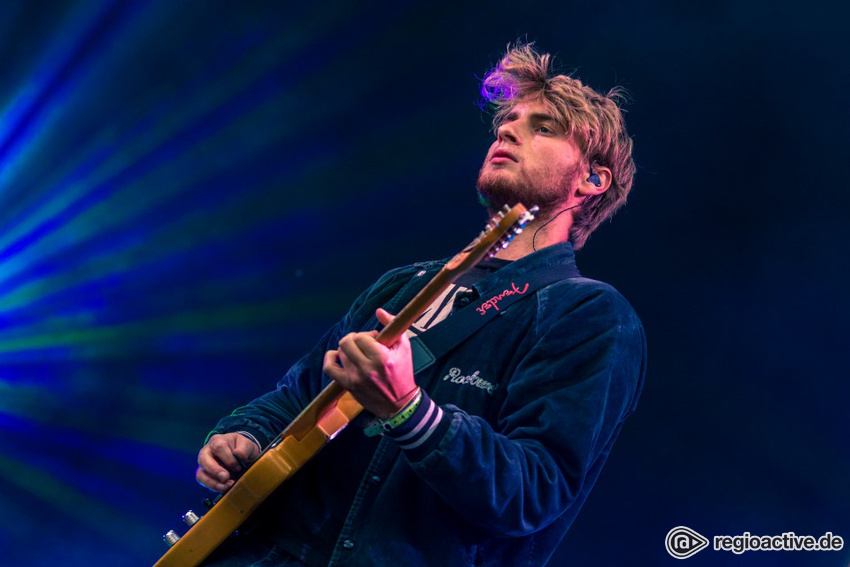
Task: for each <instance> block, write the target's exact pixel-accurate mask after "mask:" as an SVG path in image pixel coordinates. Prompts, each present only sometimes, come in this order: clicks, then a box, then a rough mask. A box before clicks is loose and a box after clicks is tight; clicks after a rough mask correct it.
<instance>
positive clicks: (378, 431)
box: [363, 388, 422, 437]
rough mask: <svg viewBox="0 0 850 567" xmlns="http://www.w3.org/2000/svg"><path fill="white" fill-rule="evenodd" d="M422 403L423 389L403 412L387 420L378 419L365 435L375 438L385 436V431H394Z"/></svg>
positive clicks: (364, 431)
mask: <svg viewBox="0 0 850 567" xmlns="http://www.w3.org/2000/svg"><path fill="white" fill-rule="evenodd" d="M420 403H422V389H421V388H420V389H419V390H418V391H417V392H416V396H414V397H413V399H412V400H410V401H409V402H408V403H407V405H406V406H404V408H402V409H401V411H399V412H398V413H396V414H395V415H392V416H390V417H388V418H387V419H376V420H375V421H374V422H372V424H371V425H369V426H368V427H367V428H366V429H364V430H363V433H365V434H366V437H375V436H376V435H383V434H384V432H385V431H392V430H393V429H395V428H396V427H398V426H399V425H401V424H402V423H404V422H405V421H407V420H408V419H410V416H411V415H413V414H414V413H415V412H416V408H418V407H419V404H420Z"/></svg>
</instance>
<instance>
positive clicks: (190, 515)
mask: <svg viewBox="0 0 850 567" xmlns="http://www.w3.org/2000/svg"><path fill="white" fill-rule="evenodd" d="M200 519H201V517H200V516H198V515H197V514H196V513H194V512H193V511H191V510H189V511H188V512H186V513H185V514H183V522H185V523H186V525H187V526H189V527H190V528H191V527H192V526H194V525H195V523H197V521H198V520H200Z"/></svg>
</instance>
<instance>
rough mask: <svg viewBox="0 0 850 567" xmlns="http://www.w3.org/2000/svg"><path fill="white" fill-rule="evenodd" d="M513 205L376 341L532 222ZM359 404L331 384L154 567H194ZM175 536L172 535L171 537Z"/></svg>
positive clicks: (393, 335)
mask: <svg viewBox="0 0 850 567" xmlns="http://www.w3.org/2000/svg"><path fill="white" fill-rule="evenodd" d="M535 211H536V208H532V210H531V211H527V210H526V209H525V207H523V206H522V205H521V204H518V205H516V206H514V207H513V209H508V208H507V207H505V209H504V210H503V211H501V212H500V213H499V215H497V217H494V218H493V219H491V220H490V222H489V223H488V225H487V228H486V229H485V231H483V232H482V233H481V234H480V235H479V236H478V238H476V239H475V240H474V241H473V242H472V243H471V244H470V245H469V246H467V247H466V248H465V249H464V250H463V251H462V252H460V253H459V254H457V255H456V256H455V257H454V258H452V259H451V260H450V261H449V262H448V263H447V264H446V266H445V267H444V268H443V269H442V270H440V272H439V273H438V274H437V275H436V276H434V278H433V279H432V280H431V281H430V282H428V284H427V285H426V286H425V287H424V288H422V290H421V291H420V292H419V293H418V294H417V295H416V297H414V298H413V299H412V300H411V301H410V303H408V304H407V305H406V306H405V307H404V308H403V309H402V310H401V311H400V312H399V313H398V314H397V315H396V317H395V319H393V321H392V322H391V323H390V324H389V325H387V326H386V327H385V328H384V329H383V330H382V331H381V332H380V333H378V336H377V337H376V340H377V341H378V342H380V343H382V344H384V345H387V346H389V345H392V344H393V343H395V342H396V341H397V340H398V338H399V337H400V336H401V335H402V334H403V333H404V332H405V331H406V330H407V328H408V327H409V326H410V325H411V324H412V323H413V322H414V321H415V320H416V319H417V318H418V317H419V316H420V315H421V314H422V313H423V312H424V311H425V309H427V308H428V306H429V305H430V304H431V302H432V301H433V300H434V299H435V298H436V297H438V296H439V295H440V293H441V292H442V291H443V290H444V289H445V288H446V287H447V286H448V285H449V284H451V283H452V282H453V281H454V280H455V279H457V277H458V276H460V275H461V274H462V273H463V272H465V271H466V270H468V269H469V268H471V267H472V266H474V265H475V264H477V263H478V262H479V261H480V260H481V259H482V258H483V257H484V256H487V255H489V256H493V255H494V254H495V249H496V248H498V247H504V246H507V242H508V241H509V240H510V239H511V238H513V235H514V234H516V233H517V232H519V230H520V229H521V227H522V226H524V225H525V223H527V222H528V221H530V220H531V219H533V218H534V215H533V213H534V212H535ZM362 411H363V406H361V405H360V403H359V402H358V401H357V400H355V399H354V397H353V396H352V395H351V394H350V393H349V392H347V391H345V390H344V389H343V388H342V387H341V386H339V384H337V383H336V382H331V383H330V384H329V385H328V386H327V387H326V388H325V389H324V390H322V392H321V393H320V394H319V395H318V396H317V397H316V399H314V400H313V401H312V402H310V404H309V405H308V406H307V407H306V408H304V410H303V411H302V412H301V413H300V414H299V415H298V417H296V418H295V419H294V420H293V421H292V423H291V424H290V425H289V426H288V427H287V428H286V429H285V430H284V431H283V432H282V433H281V434H280V435H278V437H277V438H276V439H275V440H274V441H273V442H272V443H271V445H269V446H268V447H267V448H266V449H265V450H264V451H263V454H262V455H260V457H259V458H258V459H257V460H256V461H254V462H253V463H252V464H251V466H250V467H249V468H248V469H247V470H246V471H245V473H244V474H243V475H242V476H241V477H240V478H239V480H238V481H236V483H235V484H234V485H233V486H232V487H231V488H230V490H228V491H227V492H226V493H225V494H223V495H222V496H221V497H220V498H219V499H218V500H217V501H216V503H215V505H214V506H213V507H212V508H210V510H209V512H207V513H206V514H205V515H204V516H203V517H202V518H200V520H198V521H197V522H196V523H194V524H193V525H192V526H191V529H190V530H189V531H188V532H186V535H184V536H183V537H180V538H179V539H176V542H174V543H173V545H172V546H171V548H170V549H169V550H168V552H166V554H165V555H163V556H162V557H161V558H160V560H159V561H157V562H156V564H155V565H154V567H197V565H199V564H200V563H201V562H202V561H203V560H204V559H206V558H207V557H209V555H210V554H211V553H212V552H213V551H215V549H216V548H218V546H219V545H221V544H222V542H224V540H225V539H227V538H228V537H229V536H230V535H231V534H232V533H233V532H234V531H236V530H237V529H238V528H239V526H241V525H242V523H243V522H244V521H245V520H247V519H248V517H249V516H250V515H251V514H252V513H253V512H254V511H255V510H256V509H257V508H258V507H259V506H260V504H262V503H263V502H264V501H265V500H266V498H268V497H269V496H270V495H271V494H272V492H274V491H275V490H276V489H277V488H278V487H279V486H280V485H281V484H283V482H285V481H286V480H287V479H288V478H289V477H291V476H292V475H293V474H295V472H297V471H298V470H299V469H300V468H301V467H302V466H304V465H305V464H306V463H307V461H309V460H310V459H311V458H312V457H313V456H314V455H316V454H317V453H318V452H319V451H320V450H321V448H322V447H324V446H325V444H327V443H328V442H329V441H330V440H332V439H333V438H334V437H335V436H336V435H337V434H338V433H339V432H340V431H342V430H343V429H344V428H345V427H346V426H347V425H348V424H349V423H350V422H351V421H352V420H353V419H354V418H355V417H357V416H358V415H359V414H360V412H362ZM174 537H175V538H176V535H175V536H174Z"/></svg>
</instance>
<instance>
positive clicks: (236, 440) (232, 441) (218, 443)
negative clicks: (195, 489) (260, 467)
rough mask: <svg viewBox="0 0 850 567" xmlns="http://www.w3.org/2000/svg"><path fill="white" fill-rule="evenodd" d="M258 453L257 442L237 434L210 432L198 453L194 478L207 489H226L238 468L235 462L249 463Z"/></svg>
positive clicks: (218, 490) (240, 468)
mask: <svg viewBox="0 0 850 567" xmlns="http://www.w3.org/2000/svg"><path fill="white" fill-rule="evenodd" d="M259 456H260V448H259V447H257V444H256V443H254V442H253V441H251V440H250V439H248V438H247V437H245V436H244V435H242V434H241V433H224V434H216V435H213V436H212V437H210V440H209V441H208V442H207V444H206V445H204V448H203V449H201V452H200V453H198V470H197V471H196V472H195V478H196V479H197V481H198V482H199V483H200V484H202V485H203V486H206V487H207V488H209V489H210V490H215V491H216V492H227V491H228V490H229V489H230V487H231V486H233V483H234V482H236V479H235V475H236V474H237V473H239V472H241V471H242V465H241V464H240V463H239V461H242V462H243V463H251V462H253V461H254V460H255V459H256V458H257V457H259Z"/></svg>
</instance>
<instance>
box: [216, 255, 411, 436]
mask: <svg viewBox="0 0 850 567" xmlns="http://www.w3.org/2000/svg"><path fill="white" fill-rule="evenodd" d="M411 269H412V267H409V268H396V269H394V270H391V271H390V272H387V273H386V274H384V275H383V276H382V277H381V278H380V279H379V280H378V281H377V282H376V283H375V284H374V285H372V286H371V287H370V288H369V289H367V290H366V291H364V292H363V293H362V294H361V295H360V296H359V297H358V298H357V300H355V302H354V304H353V305H352V306H351V309H350V310H349V311H348V313H347V314H346V315H345V317H343V318H342V319H341V320H340V321H339V322H337V323H336V324H335V325H334V326H333V327H331V328H330V329H329V330H328V331H327V332H326V333H325V334H324V336H323V337H322V338H321V339H320V340H319V342H317V343H316V345H315V346H314V347H313V349H312V350H311V351H310V352H309V353H307V354H306V355H305V356H304V357H302V358H301V359H300V360H299V361H298V362H296V363H295V364H294V365H293V366H292V368H290V369H289V371H288V372H287V373H286V375H285V376H284V377H283V379H282V380H280V382H278V384H277V388H276V389H275V390H273V391H271V392H269V393H267V394H264V395H262V396H260V397H259V398H257V399H255V400H253V401H252V402H250V403H249V404H247V405H244V406H242V407H239V408H237V409H236V410H234V411H233V413H231V414H230V415H229V416H227V417H225V418H224V419H222V420H220V421H219V422H218V424H217V425H216V426H215V428H214V429H213V430H212V431H211V432H210V434H209V435H208V436H207V440H209V438H210V436H212V435H214V434H216V433H230V432H235V431H239V432H244V433H249V434H250V435H252V436H253V437H255V438H256V440H257V441H258V442H259V443H260V446H261V447H265V446H266V445H268V444H269V443H270V442H271V441H272V440H273V439H274V438H275V437H277V435H278V434H279V433H280V432H281V431H283V430H284V429H285V428H286V426H287V425H289V423H290V422H291V421H292V420H293V419H295V417H296V416H297V415H298V414H299V413H301V410H302V409H304V407H306V406H307V405H308V404H309V403H310V402H311V401H312V400H313V399H314V398H315V397H316V396H318V395H319V393H320V392H321V391H322V390H323V389H324V387H325V386H327V384H328V383H329V382H330V379H329V378H328V377H327V376H326V375H325V374H324V373H323V372H322V366H323V362H324V356H325V352H327V351H328V350H330V349H335V348H337V346H338V345H339V340H340V339H341V338H342V337H343V336H345V335H346V334H347V333H349V332H351V331H354V330H357V331H360V330H363V329H366V328H372V327H374V326H375V325H376V324H377V319H376V318H375V309H377V308H378V307H379V306H382V305H385V303H386V302H387V301H389V299H390V298H391V297H392V296H393V295H394V293H395V292H396V291H398V289H399V288H400V286H402V285H404V283H406V281H408V280H409V279H410V272H411Z"/></svg>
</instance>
